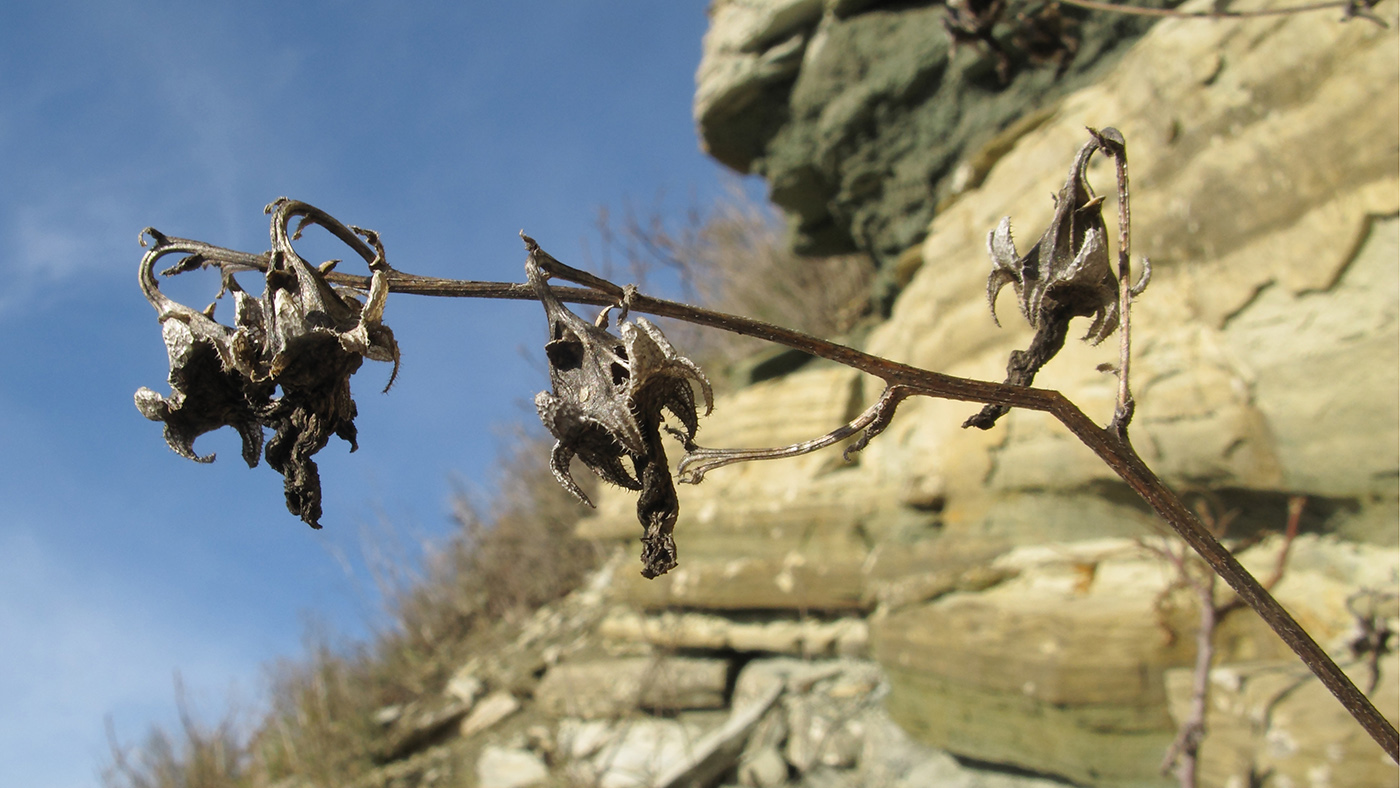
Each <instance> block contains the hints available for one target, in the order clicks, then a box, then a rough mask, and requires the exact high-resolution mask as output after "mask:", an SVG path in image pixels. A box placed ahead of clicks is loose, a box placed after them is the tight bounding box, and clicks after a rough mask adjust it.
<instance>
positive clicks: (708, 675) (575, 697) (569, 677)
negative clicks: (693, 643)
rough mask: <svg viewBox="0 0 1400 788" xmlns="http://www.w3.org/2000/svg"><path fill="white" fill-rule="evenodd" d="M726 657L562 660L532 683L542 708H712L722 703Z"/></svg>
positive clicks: (586, 711)
mask: <svg viewBox="0 0 1400 788" xmlns="http://www.w3.org/2000/svg"><path fill="white" fill-rule="evenodd" d="M728 676H729V663H728V661H726V660H722V659H698V658H689V657H658V658H651V657H628V658H620V659H610V660H598V661H587V662H565V663H562V664H559V665H555V666H554V667H552V668H550V669H549V672H548V673H546V674H545V676H544V679H543V680H541V681H540V684H539V686H538V687H537V688H536V689H535V701H536V703H537V704H538V705H539V707H540V708H542V709H544V710H545V711H547V712H548V713H551V714H556V715H560V716H567V717H582V718H585V719H597V718H602V717H621V716H624V715H626V714H628V713H630V712H633V711H635V710H637V709H664V710H671V711H676V710H681V709H718V708H723V707H724V704H725V690H726V688H727V683H728Z"/></svg>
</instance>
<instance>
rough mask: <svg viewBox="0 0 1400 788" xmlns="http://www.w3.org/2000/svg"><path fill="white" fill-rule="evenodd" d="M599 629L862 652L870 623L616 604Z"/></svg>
mask: <svg viewBox="0 0 1400 788" xmlns="http://www.w3.org/2000/svg"><path fill="white" fill-rule="evenodd" d="M598 634H599V635H601V636H603V637H605V638H608V639H611V640H620V641H628V642H633V643H647V644H649V645H652V646H656V647H659V648H663V649H671V650H676V649H706V650H710V651H720V650H725V649H729V650H733V651H739V652H763V653H777V654H793V655H801V656H807V657H831V656H860V655H862V654H864V652H865V648H866V642H867V640H868V627H867V625H866V623H865V621H864V620H863V619H858V618H839V619H836V620H834V621H822V620H817V619H800V620H785V619H777V620H766V621H755V622H745V621H733V620H731V619H728V618H725V617H724V616H718V615H713V614H708V613H679V612H675V611H665V612H662V613H660V614H658V615H652V616H649V615H646V614H644V613H641V612H639V611H636V610H632V609H628V608H617V609H615V610H614V611H613V612H612V613H610V614H609V615H608V617H607V618H605V619H604V620H603V621H602V622H601V623H600V624H599V625H598Z"/></svg>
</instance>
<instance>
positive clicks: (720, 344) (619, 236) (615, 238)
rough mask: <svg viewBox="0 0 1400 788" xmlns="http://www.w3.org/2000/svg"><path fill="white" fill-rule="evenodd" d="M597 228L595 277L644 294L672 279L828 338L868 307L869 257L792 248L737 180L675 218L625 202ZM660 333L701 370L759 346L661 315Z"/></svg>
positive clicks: (728, 305) (602, 215)
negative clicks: (811, 254) (720, 193)
mask: <svg viewBox="0 0 1400 788" xmlns="http://www.w3.org/2000/svg"><path fill="white" fill-rule="evenodd" d="M597 226H598V231H599V235H600V236H601V238H602V254H601V257H600V260H599V261H598V263H599V264H598V266H597V267H598V268H599V269H600V270H601V273H602V275H603V276H611V277H617V278H619V279H625V280H626V281H628V282H631V283H633V284H636V285H637V287H638V289H640V290H642V291H644V292H647V293H658V292H660V293H664V291H665V289H666V288H665V287H664V282H663V281H662V280H667V279H674V280H676V281H677V282H678V283H679V290H680V292H679V293H678V294H677V295H676V297H678V298H680V299H681V300H685V301H689V302H692V303H696V304H699V305H701V306H704V307H708V308H710V309H716V310H719V311H722V312H730V313H733V314H738V315H743V316H745V317H751V318H755V319H758V320H764V321H767V322H769V323H775V324H777V325H780V326H785V327H787V328H793V329H796V330H798V331H804V332H806V333H808V334H815V335H816V336H820V337H828V338H829V337H833V336H837V335H840V334H844V333H846V332H848V331H850V330H851V329H852V327H854V326H855V325H856V323H857V321H859V320H860V319H861V318H862V317H864V316H865V315H866V314H868V313H869V312H870V311H871V287H872V283H873V281H874V277H875V273H876V271H875V264H874V262H873V261H872V260H871V259H870V258H869V256H867V255H859V254H855V255H840V256H836V257H821V258H813V257H799V256H798V255H796V254H793V253H792V252H791V251H790V250H789V249H788V246H787V242H786V239H785V237H784V230H783V228H782V226H781V223H780V221H779V219H778V217H777V216H776V215H774V213H773V211H772V209H771V208H769V207H767V206H764V205H761V204H759V203H757V202H754V201H753V200H751V199H749V198H748V197H747V196H746V195H745V194H744V193H743V192H742V191H741V190H740V189H739V188H738V187H737V186H735V187H733V188H731V189H730V190H729V193H728V194H727V195H726V196H725V197H723V198H721V199H719V200H718V201H716V202H715V203H714V204H713V205H711V206H710V207H709V208H708V209H699V208H691V209H690V210H689V211H688V212H687V213H686V215H685V218H684V219H683V220H681V221H679V222H675V221H670V222H668V221H667V220H666V218H665V215H664V214H663V213H662V212H661V210H660V209H659V208H653V209H652V210H651V211H649V212H647V213H646V214H645V215H643V214H640V213H639V212H638V211H637V210H635V209H633V208H630V207H629V208H627V209H626V210H624V211H623V213H622V215H621V216H620V217H614V216H612V215H611V214H610V213H609V212H608V211H607V210H606V209H602V210H600V211H599V216H598V221H597ZM657 288H659V290H658V289H657ZM665 331H666V334H667V336H668V337H670V338H671V340H672V342H673V344H675V345H676V347H678V348H680V349H681V350H682V351H683V352H685V353H686V355H688V356H689V357H690V358H692V359H693V360H695V361H696V362H697V363H699V364H700V365H701V366H702V367H712V368H722V367H726V366H729V365H731V364H733V363H734V362H736V361H738V360H740V359H743V358H744V357H746V356H749V355H751V354H753V353H754V352H755V351H758V350H761V349H764V348H765V347H766V345H765V343H764V342H763V341H762V340H757V339H753V338H750V337H741V336H738V335H735V334H729V333H725V332H722V331H716V330H714V329H707V328H701V327H698V326H694V325H691V324H688V323H679V324H678V323H672V322H669V321H668V323H667V325H666V326H665ZM716 382H718V381H716Z"/></svg>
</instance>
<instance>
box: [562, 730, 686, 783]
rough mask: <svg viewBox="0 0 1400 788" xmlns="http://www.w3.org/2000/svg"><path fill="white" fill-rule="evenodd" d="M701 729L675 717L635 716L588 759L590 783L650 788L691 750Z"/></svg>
mask: <svg viewBox="0 0 1400 788" xmlns="http://www.w3.org/2000/svg"><path fill="white" fill-rule="evenodd" d="M703 735H704V731H702V730H701V729H699V728H698V727H696V726H694V725H688V724H686V723H684V722H681V721H678V720H669V719H657V718H651V717H647V718H638V719H633V720H628V721H626V722H625V723H623V724H622V725H621V726H620V731H619V734H618V735H617V736H616V737H615V738H614V739H613V740H612V741H611V742H609V743H608V744H607V745H605V746H604V747H603V748H602V749H601V750H600V751H599V752H598V753H597V754H596V755H594V756H593V758H592V759H591V760H590V761H588V765H589V766H590V767H591V780H592V781H591V782H589V783H587V784H590V785H597V786H598V787H599V788H651V786H654V785H656V784H657V782H658V779H659V778H660V777H661V776H662V774H663V773H664V772H666V771H667V770H668V769H669V768H671V767H672V766H674V765H675V764H676V763H679V762H681V761H683V760H685V759H686V758H687V756H688V754H689V753H692V752H694V749H695V746H696V743H697V742H698V741H699V740H700V738H701V737H702V736H703Z"/></svg>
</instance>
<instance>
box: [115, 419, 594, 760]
mask: <svg viewBox="0 0 1400 788" xmlns="http://www.w3.org/2000/svg"><path fill="white" fill-rule="evenodd" d="M549 447H550V441H547V440H546V439H545V438H544V436H543V434H542V431H540V430H536V431H534V432H528V431H526V430H523V429H522V430H519V431H518V433H516V434H514V435H513V437H512V438H511V440H510V441H509V443H508V447H507V448H506V449H504V450H503V453H504V456H503V457H502V459H501V461H500V472H499V474H498V478H497V479H496V480H495V481H496V483H495V485H494V490H493V493H494V495H493V497H492V500H491V503H490V505H489V506H487V507H484V508H483V507H480V506H474V505H473V504H472V503H471V502H470V501H469V500H468V498H467V496H465V495H462V494H459V495H458V496H456V499H455V501H454V517H455V519H456V520H457V522H458V524H459V525H460V529H459V530H458V531H457V532H456V533H455V534H454V535H453V537H452V538H451V539H450V540H448V542H447V543H446V544H444V545H441V546H440V547H438V548H437V549H436V550H432V551H430V552H429V553H428V555H427V556H426V559H425V561H424V566H423V568H422V569H421V570H420V573H419V575H418V576H417V579H416V580H413V581H411V582H410V581H407V580H405V581H403V582H402V583H400V584H398V585H397V587H393V588H382V590H384V591H386V592H387V603H388V607H389V619H390V621H391V624H390V626H388V627H386V628H384V629H383V630H381V631H379V632H378V633H376V635H375V636H374V638H373V641H372V642H371V643H368V644H360V645H352V646H349V647H337V646H336V645H334V644H333V642H332V639H331V637H330V636H329V635H327V634H325V633H323V632H319V631H317V629H316V628H315V627H309V630H310V631H309V633H308V635H307V638H306V644H305V647H304V652H303V653H302V654H301V655H299V656H296V657H289V658H283V659H280V660H278V661H277V662H276V663H274V664H273V665H270V666H269V667H268V669H267V675H268V687H267V693H268V696H267V704H268V711H267V713H266V716H265V717H264V718H263V719H262V720H261V722H260V723H258V724H257V725H247V724H240V723H239V721H238V719H237V717H236V716H235V715H234V714H233V713H229V714H228V715H227V716H226V717H225V718H224V719H223V720H222V721H220V722H219V723H218V724H216V725H213V726H209V725H204V724H201V723H200V722H198V721H197V720H196V719H195V718H194V716H193V715H192V714H190V712H189V709H188V708H187V703H186V701H185V698H184V693H183V691H182V690H181V688H180V687H179V685H178V682H177V688H176V690H177V691H176V702H177V705H178V707H179V711H180V726H179V728H178V729H176V730H165V729H162V728H154V729H152V730H151V731H150V732H149V733H148V734H147V735H146V737H145V739H144V740H143V741H142V742H141V743H140V744H138V745H136V746H134V747H131V746H123V745H122V744H121V743H119V742H117V741H116V740H115V738H114V737H113V740H112V743H111V754H110V756H109V763H108V764H107V766H106V768H105V769H104V770H103V775H102V779H103V784H104V785H105V786H108V787H109V788H254V787H257V788H261V786H267V785H272V784H274V783H277V782H279V781H281V780H283V779H285V778H291V777H294V778H296V779H297V781H298V782H299V783H300V782H304V783H306V784H309V785H315V786H338V785H343V784H346V783H348V782H350V781H352V780H354V779H355V778H357V777H359V776H361V775H364V774H365V773H367V772H368V771H370V770H371V769H373V768H374V767H375V766H376V763H375V761H374V754H375V752H376V745H377V744H378V741H379V738H380V737H381V736H382V733H383V730H382V728H380V727H379V726H378V725H376V724H375V722H374V714H375V711H377V710H378V709H381V708H383V707H385V706H388V705H392V704H395V703H402V702H405V701H408V700H411V699H413V698H414V697H417V696H418V695H420V694H423V693H426V692H430V691H438V690H441V688H442V687H443V685H444V684H445V683H446V681H447V678H448V676H449V675H450V674H451V672H452V671H453V670H454V669H455V668H456V667H458V666H459V665H460V664H461V663H462V662H463V661H464V660H465V659H466V655H467V654H468V653H469V652H470V651H471V650H472V649H473V648H474V647H478V646H479V645H480V644H479V641H480V640H481V639H482V638H484V637H487V630H488V629H489V628H490V627H491V626H492V625H494V624H495V623H497V622H499V621H503V620H505V621H509V620H512V619H523V618H524V617H525V616H526V615H527V614H528V613H530V612H531V611H533V610H535V609H536V608H538V607H540V606H541V605H544V604H546V603H548V602H550V601H552V600H554V599H557V598H559V597H561V596H563V595H565V594H567V593H568V592H569V591H571V590H572V589H574V588H575V587H577V586H578V585H579V583H580V582H581V581H582V580H583V578H584V577H585V576H586V575H587V574H588V572H589V571H590V570H591V569H593V568H594V566H596V564H597V559H598V555H597V552H596V550H595V549H594V547H593V545H592V544H590V543H588V542H583V541H580V540H578V539H575V538H574V536H573V528H574V524H575V523H576V522H577V520H578V518H579V516H580V515H581V514H582V513H583V510H582V508H581V507H580V506H579V505H578V503H577V502H576V501H574V500H573V498H572V497H570V496H569V494H568V493H566V492H565V491H564V490H563V489H562V488H561V487H560V486H559V485H558V483H557V482H555V480H554V477H553V476H552V474H551V473H550V471H549V466H548V459H549ZM401 577H404V576H401Z"/></svg>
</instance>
